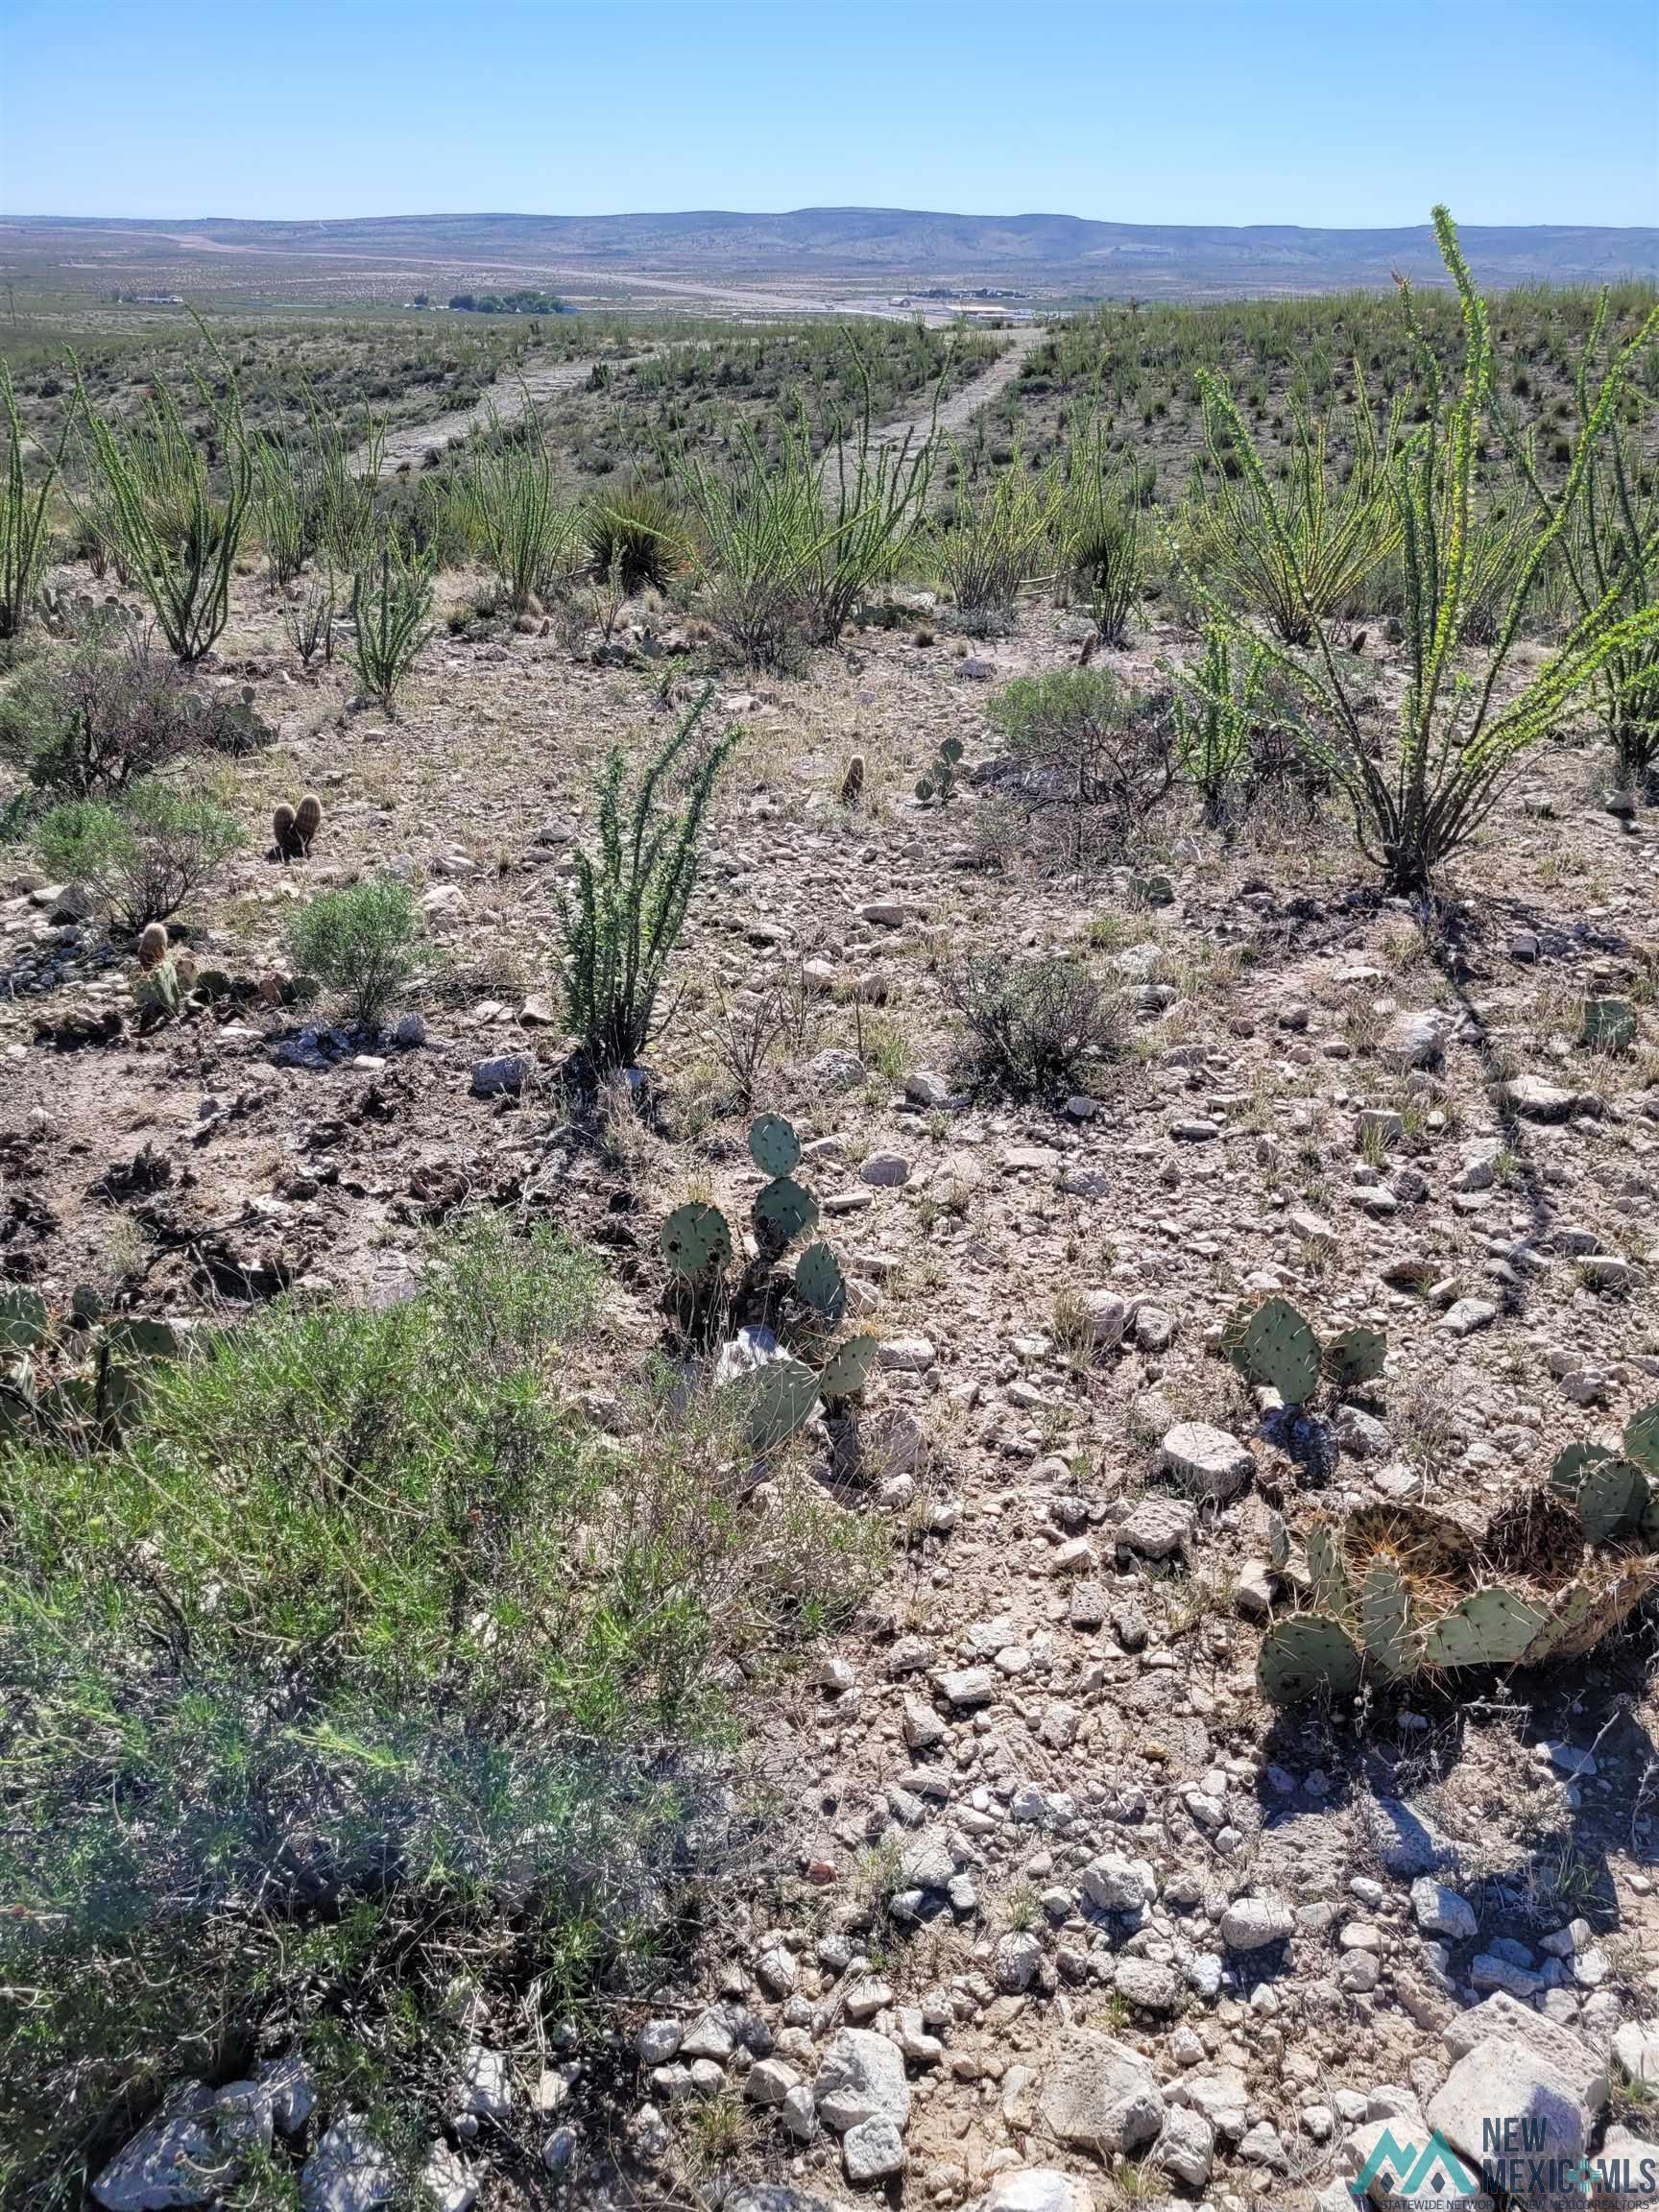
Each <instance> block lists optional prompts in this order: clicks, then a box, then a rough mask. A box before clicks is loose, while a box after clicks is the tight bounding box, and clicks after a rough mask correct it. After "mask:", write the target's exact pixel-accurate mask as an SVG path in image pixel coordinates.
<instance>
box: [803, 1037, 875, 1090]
mask: <svg viewBox="0 0 1659 2212" xmlns="http://www.w3.org/2000/svg"><path fill="white" fill-rule="evenodd" d="M807 1069H808V1071H809V1072H810V1073H811V1075H812V1076H813V1078H814V1080H815V1081H817V1082H819V1083H822V1084H823V1085H824V1086H825V1087H826V1088H827V1089H828V1090H830V1091H856V1090H857V1088H858V1086H859V1084H860V1083H862V1082H863V1080H864V1063H863V1061H862V1060H860V1059H859V1057H858V1055H857V1053H856V1052H849V1051H847V1050H846V1049H845V1048H844V1047H843V1046H838V1045H834V1046H830V1047H829V1050H828V1051H825V1052H819V1053H817V1054H815V1055H814V1057H813V1058H812V1059H811V1060H809V1061H808V1062H807Z"/></svg>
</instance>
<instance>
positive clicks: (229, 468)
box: [78, 378, 253, 661]
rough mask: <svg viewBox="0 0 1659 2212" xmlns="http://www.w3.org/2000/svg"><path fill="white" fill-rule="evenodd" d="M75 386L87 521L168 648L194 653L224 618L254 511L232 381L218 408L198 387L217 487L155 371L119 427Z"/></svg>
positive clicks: (190, 656)
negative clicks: (87, 489) (85, 455)
mask: <svg viewBox="0 0 1659 2212" xmlns="http://www.w3.org/2000/svg"><path fill="white" fill-rule="evenodd" d="M78 392H79V397H80V404H81V408H82V411H83V413H84V418H85V420H86V422H87V424H88V425H89V430H90V436H91V446H92V450H91V462H92V471H91V482H92V486H93V490H92V493H91V498H92V507H91V511H90V516H89V517H88V518H89V520H90V523H91V526H92V527H93V528H94V529H95V530H97V532H98V533H99V535H100V536H101V537H102V538H104V540H105V541H106V542H107V543H108V547H109V550H110V552H111V554H112V555H113V556H114V558H115V560H116V562H117V564H118V565H119V567H120V569H121V571H122V573H123V574H124V575H125V576H126V577H128V578H129V579H130V580H131V581H132V583H133V584H135V585H137V586H138V587H139V589H142V590H143V591H144V592H145V593H146V595H147V596H148V598H149V600H150V604H151V606H152V607H153V608H154V610H155V613H156V622H157V623H158V624H159V625H160V629H161V634H162V636H163V637H164V638H165V639H166V641H167V645H168V648H169V650H170V651H171V652H172V653H174V654H175V655H176V656H177V657H178V659H179V660H180V661H200V660H201V658H202V656H203V655H204V653H206V652H208V651H210V650H211V648H212V646H213V644H214V642H215V640H216V639H217V638H218V637H219V634H220V632H221V631H222V630H223V629H224V627H225V624H226V621H227V619H228V614H229V608H230V578H231V575H232V573H233V571H234V568H235V565H236V555H237V551H238V549H239V548H240V546H241V543H242V538H243V533H244V531H245V529H246V527H247V524H248V522H249V519H250V517H251V514H252V502H253V463H252V455H251V452H250V449H249V445H248V441H247V439H246V437H245V436H244V434H243V430H242V424H241V419H240V415H239V413H238V409H237V404H236V397H235V388H234V385H232V387H231V396H230V398H229V400H228V404H227V405H226V406H225V407H223V408H219V407H216V406H215V405H214V404H213V402H212V401H211V400H210V399H209V398H208V397H207V395H206V393H205V391H204V392H203V395H202V397H203V402H204V406H206V407H207V409H208V411H209V414H210V417H211V418H212V420H213V422H214V443H215V445H217V446H218V447H219V448H220V450H221V453H222V455H223V462H222V468H223V474H224V479H225V489H224V493H223V495H221V494H220V493H218V492H217V491H216V490H215V487H214V481H213V470H212V467H211V464H210V462H209V458H208V454H207V451H206V450H205V448H204V446H203V445H200V444H199V443H198V442H197V441H196V439H195V438H193V437H192V436H191V434H190V431H189V429H188V428H187V427H186V424H185V421H184V418H183V416H182V414H181V413H180V408H179V402H178V400H177V399H176V398H175V397H174V396H173V394H172V392H171V391H170V390H169V389H168V387H167V385H166V384H165V383H163V382H162V381H161V380H160V379H159V378H157V379H156V382H155V383H154V384H153V385H152V387H151V393H150V398H149V402H148V405H147V407H146V408H145V410H144V412H143V413H142V414H141V415H139V416H137V417H135V418H134V419H132V421H127V422H125V423H123V424H121V425H120V426H117V424H116V423H115V422H113V421H109V420H108V419H106V418H105V417H104V416H102V415H100V414H99V413H98V412H97V410H96V409H95V408H94V407H93V405H92V403H91V401H90V399H89V398H87V397H86V395H85V391H84V386H78Z"/></svg>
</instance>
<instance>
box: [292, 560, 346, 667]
mask: <svg viewBox="0 0 1659 2212" xmlns="http://www.w3.org/2000/svg"><path fill="white" fill-rule="evenodd" d="M282 627H283V629H284V630H285V631H286V632H287V633H288V642H289V644H290V645H292V646H293V648H294V651H295V653H296V654H297V655H298V656H299V660H300V665H301V667H302V668H309V667H310V665H311V663H312V661H315V660H316V659H317V657H318V655H319V654H321V655H322V657H323V660H324V661H325V662H327V661H332V660H333V658H334V579H333V576H332V575H328V576H322V577H318V578H316V579H315V580H314V581H313V582H312V583H311V585H310V586H309V587H308V589H307V590H306V593H305V596H304V598H303V599H301V600H299V601H298V602H297V603H296V604H295V605H294V606H292V607H290V608H288V609H287V610H286V611H285V612H284V613H283V616H282Z"/></svg>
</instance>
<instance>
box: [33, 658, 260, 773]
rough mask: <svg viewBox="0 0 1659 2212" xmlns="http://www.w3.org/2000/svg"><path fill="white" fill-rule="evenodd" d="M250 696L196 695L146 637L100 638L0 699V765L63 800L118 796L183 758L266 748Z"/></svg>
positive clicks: (45, 665) (41, 668) (41, 665)
mask: <svg viewBox="0 0 1659 2212" xmlns="http://www.w3.org/2000/svg"><path fill="white" fill-rule="evenodd" d="M272 735H273V732H272V730H271V728H270V726H269V724H267V723H265V722H263V721H262V720H261V719H260V717H259V716H258V715H257V714H256V713H255V712H254V711H253V706H252V692H246V691H245V692H241V693H235V694H232V693H227V692H221V691H199V690H197V689H196V688H195V687H194V685H192V684H191V682H190V680H189V677H188V675H187V674H186V673H185V671H184V670H183V669H182V668H181V667H180V664H179V663H178V662H177V661H172V660H169V659H166V658H164V657H163V656H162V655H160V654H158V653H156V652H155V651H154V650H153V649H152V647H151V645H150V643H149V640H148V639H147V638H143V637H129V638H127V639H126V640H125V641H124V642H123V643H122V644H120V645H119V646H118V647H115V648H111V647H110V646H108V645H107V644H105V643H104V642H103V641H102V639H100V638H93V639H90V640H88V641H87V642H86V643H84V644H83V645H80V646H78V647H77V648H76V649H75V650H74V651H73V652H72V653H71V654H69V656H68V657H67V659H65V660H63V661H58V662H52V661H40V662H37V663H36V664H35V665H34V666H32V667H30V668H28V669H26V670H25V671H24V672H23V674H22V675H20V676H19V677H18V678H17V680H16V682H15V683H14V684H12V686H11V687H10V688H9V689H8V690H7V691H6V692H5V693H4V695H0V760H4V761H6V762H7V763H8V764H9V765H11V766H12V767H15V768H18V769H20V770H21V771H22V772H23V773H24V774H25V775H26V776H27V777H28V779H29V781H30V782H31V783H33V784H34V785H35V787H36V790H40V791H49V792H51V793H53V794H54V795H56V796H58V797H61V798H65V799H90V798H96V797H99V796H103V795H108V794H110V793H114V792H118V791H121V790H123V789H125V787H126V786H127V785H128V784H129V783H131V782H132V781H136V779H137V778H139V777H141V776H148V775H150V774H152V773H153V772H154V771H155V770H156V769H157V768H164V767H165V766H166V765H167V763H168V762H169V761H170V760H177V759H179V758H180V757H183V756H184V755H186V754H190V753H196V752H202V751H208V752H218V753H229V754H240V753H246V752H252V750H254V749H255V748H256V747H257V746H260V745H266V744H269V743H270V741H271V738H272Z"/></svg>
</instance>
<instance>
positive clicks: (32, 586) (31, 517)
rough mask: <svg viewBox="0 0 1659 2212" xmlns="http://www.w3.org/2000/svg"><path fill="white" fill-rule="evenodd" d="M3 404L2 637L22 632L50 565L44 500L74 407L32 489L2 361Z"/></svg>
mask: <svg viewBox="0 0 1659 2212" xmlns="http://www.w3.org/2000/svg"><path fill="white" fill-rule="evenodd" d="M0 409H4V411H5V416H6V481H5V484H4V485H3V486H0V639H4V638H11V637H19V636H20V635H21V633H22V630H23V625H24V624H25V623H26V622H27V621H28V619H29V613H30V609H31V607H32V606H33V604H34V599H35V593H36V589H37V588H38V586H39V582H40V574H41V570H42V569H43V568H44V567H45V565H46V505H47V501H48V500H49V499H50V497H51V495H52V486H53V483H54V481H55V479H56V478H57V475H58V472H59V470H60V468H61V467H62V464H63V453H64V448H65V446H66V445H67V444H68V441H69V429H70V424H71V423H72V421H74V414H73V410H71V411H70V412H69V413H68V414H66V415H65V418H64V421H63V428H62V432H61V434H60V437H59V440H58V450H57V452H56V453H54V454H50V455H48V457H47V464H46V468H45V469H44V471H43V472H42V474H41V477H40V480H39V482H38V483H37V484H36V485H35V486H34V487H33V489H31V487H30V484H29V480H28V477H27V476H26V474H25V472H24V468H23V419H22V417H21V416H20V415H19V413H18V411H17V398H16V395H15V393H14V392H13V391H12V372H11V370H10V368H9V367H8V366H7V364H6V363H5V362H4V361H0Z"/></svg>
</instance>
